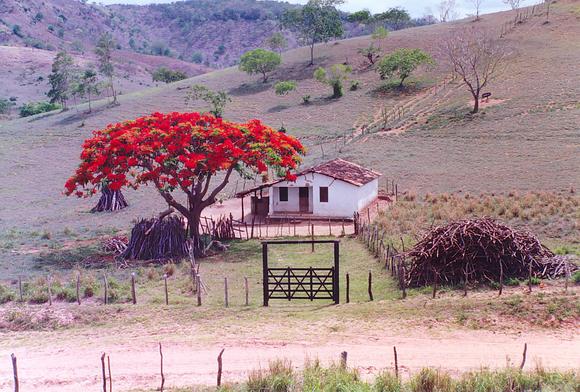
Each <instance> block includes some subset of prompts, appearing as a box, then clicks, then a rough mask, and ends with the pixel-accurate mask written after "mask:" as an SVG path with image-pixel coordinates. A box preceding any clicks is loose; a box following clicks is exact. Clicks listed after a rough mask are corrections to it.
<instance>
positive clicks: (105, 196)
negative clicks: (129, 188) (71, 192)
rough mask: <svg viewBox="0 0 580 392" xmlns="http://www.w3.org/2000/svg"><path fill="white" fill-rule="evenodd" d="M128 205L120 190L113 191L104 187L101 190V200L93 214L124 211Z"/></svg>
mask: <svg viewBox="0 0 580 392" xmlns="http://www.w3.org/2000/svg"><path fill="white" fill-rule="evenodd" d="M128 205H129V204H128V203H127V201H126V200H125V197H124V196H123V193H121V191H120V190H117V191H112V190H110V189H109V188H107V187H103V189H102V190H101V198H100V199H99V202H98V203H97V205H96V206H94V207H93V209H92V210H91V212H104V211H117V210H122V209H123V208H125V207H127V206H128Z"/></svg>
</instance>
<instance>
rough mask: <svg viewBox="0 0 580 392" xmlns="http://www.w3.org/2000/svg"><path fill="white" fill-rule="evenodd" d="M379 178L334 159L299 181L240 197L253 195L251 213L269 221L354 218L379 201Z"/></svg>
mask: <svg viewBox="0 0 580 392" xmlns="http://www.w3.org/2000/svg"><path fill="white" fill-rule="evenodd" d="M380 176H381V174H380V173H378V172H376V171H374V170H370V169H366V168H364V167H362V166H359V165H357V164H355V163H352V162H348V161H345V160H343V159H334V160H332V161H329V162H326V163H323V164H320V165H317V166H314V167H312V168H310V169H307V170H304V171H302V172H300V173H297V179H296V181H293V182H292V181H285V180H279V181H275V182H270V183H266V184H262V185H260V186H258V187H256V188H253V189H250V190H247V191H244V192H241V193H240V194H238V197H242V198H243V197H244V196H245V195H248V194H251V193H253V194H254V196H253V197H252V213H253V214H257V215H267V216H268V217H270V218H283V217H312V218H326V219H328V218H339V219H342V218H352V217H353V215H354V213H355V212H358V211H360V210H362V209H364V208H365V207H367V206H368V205H369V204H371V203H372V202H373V201H374V200H375V199H376V198H377V196H378V188H379V177H380ZM266 188H267V189H268V196H267V197H266V196H265V195H264V190H265V189H266ZM258 192H259V195H258ZM242 203H243V201H242ZM242 205H243V204H242Z"/></svg>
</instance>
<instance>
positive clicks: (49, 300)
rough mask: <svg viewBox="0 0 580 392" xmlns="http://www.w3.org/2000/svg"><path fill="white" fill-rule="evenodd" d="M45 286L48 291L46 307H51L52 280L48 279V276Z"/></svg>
mask: <svg viewBox="0 0 580 392" xmlns="http://www.w3.org/2000/svg"><path fill="white" fill-rule="evenodd" d="M46 284H47V290H48V306H52V288H51V285H52V279H51V278H50V276H49V277H48V280H47V281H46Z"/></svg>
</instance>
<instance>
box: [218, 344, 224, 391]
mask: <svg viewBox="0 0 580 392" xmlns="http://www.w3.org/2000/svg"><path fill="white" fill-rule="evenodd" d="M224 351H225V348H222V351H220V353H219V355H218V358H217V362H218V374H217V386H218V387H219V386H221V385H222V368H223V363H222V355H223V354H224Z"/></svg>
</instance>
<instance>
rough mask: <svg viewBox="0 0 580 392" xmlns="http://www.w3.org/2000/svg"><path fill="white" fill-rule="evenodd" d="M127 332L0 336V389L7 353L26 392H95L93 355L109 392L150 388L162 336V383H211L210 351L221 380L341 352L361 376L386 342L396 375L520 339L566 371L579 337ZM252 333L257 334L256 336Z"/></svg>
mask: <svg viewBox="0 0 580 392" xmlns="http://www.w3.org/2000/svg"><path fill="white" fill-rule="evenodd" d="M135 332H136V331H131V332H129V333H128V334H127V335H120V336H119V335H117V336H111V335H106V336H99V335H97V336H94V333H93V335H91V332H81V333H78V332H75V333H73V334H72V336H71V337H67V336H64V335H63V334H64V332H55V333H47V334H48V336H46V339H45V338H43V334H42V333H36V334H35V333H33V334H32V335H33V336H32V338H31V339H27V342H25V341H23V340H22V336H21V335H19V334H14V335H11V336H10V335H4V336H2V335H0V358H3V360H2V365H1V366H0V390H10V388H11V385H12V384H11V379H12V370H11V368H10V361H9V356H10V353H11V352H14V353H16V355H17V357H18V359H19V373H20V377H21V389H22V390H26V391H29V392H30V391H45V392H50V391H59V392H66V391H79V390H83V389H84V390H90V391H96V390H98V388H99V387H100V385H101V381H100V378H99V375H100V355H101V353H102V352H107V353H108V354H109V355H110V357H111V365H112V374H113V382H114V386H115V390H117V391H126V390H131V389H134V388H150V389H153V388H155V387H157V386H158V385H159V381H160V378H159V375H158V374H159V353H158V347H157V342H158V341H160V340H161V341H164V340H165V342H164V343H163V351H164V358H165V377H166V380H167V381H166V387H177V386H187V385H203V384H205V385H213V383H214V382H215V377H216V374H215V372H216V368H217V365H216V356H217V354H218V352H219V350H220V349H221V348H225V349H226V350H225V353H224V369H225V373H224V380H225V381H226V382H234V381H242V380H244V379H245V377H246V376H247V374H248V372H249V371H250V370H252V369H257V368H260V367H265V366H267V364H268V361H269V360H272V359H275V358H287V359H290V360H291V361H292V363H293V364H294V365H295V366H296V367H298V368H300V367H302V366H303V364H304V361H305V360H306V359H307V358H319V359H320V360H321V361H323V362H324V363H329V362H331V361H334V360H336V359H337V358H338V356H339V353H340V352H341V351H347V352H348V361H349V365H351V366H355V367H357V368H359V369H360V371H361V374H362V375H363V376H367V377H368V376H369V375H371V374H376V373H377V372H378V371H380V370H381V369H383V368H385V367H391V366H392V365H393V359H392V347H393V345H396V346H397V350H398V353H399V364H400V366H401V367H402V372H403V373H404V374H406V375H408V374H409V372H416V371H417V370H418V369H420V368H421V367H423V366H432V367H441V368H445V369H448V370H450V371H451V372H452V373H460V372H464V371H468V370H470V369H477V368H479V367H480V366H490V367H501V366H505V365H506V361H507V360H508V359H507V358H508V357H509V360H510V363H511V364H512V365H513V364H515V365H519V363H520V361H521V353H522V348H523V345H524V342H527V343H528V360H527V364H526V368H528V369H530V368H533V367H534V366H535V364H537V363H541V364H542V365H543V366H545V367H547V368H561V369H573V368H575V367H577V366H578V363H580V361H579V360H580V339H579V338H578V335H576V336H575V334H574V332H573V331H570V332H567V333H563V334H559V335H550V334H548V333H546V334H543V333H539V332H533V333H528V334H520V335H516V334H513V335H506V334H499V333H492V332H486V331H461V332H458V331H455V332H449V331H447V332H433V331H428V332H426V331H423V330H419V329H417V330H416V331H408V334H406V335H404V336H403V335H401V334H399V333H396V334H393V335H391V334H390V331H389V330H385V331H376V332H375V333H374V334H373V336H366V337H364V336H360V335H358V334H356V333H352V332H351V334H341V335H339V336H337V337H334V338H333V339H332V340H327V339H325V341H324V343H317V342H316V341H294V342H285V341H261V340H258V339H243V340H235V339H233V340H229V339H226V341H227V342H226V343H225V344H223V345H221V344H212V343H207V344H196V342H195V341H196V333H195V331H194V330H186V331H184V333H182V334H180V335H179V336H173V337H168V336H159V335H147V333H146V332H145V333H144V334H140V333H139V332H137V333H135ZM258 334H259V333H256V335H258Z"/></svg>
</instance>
